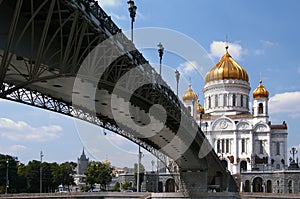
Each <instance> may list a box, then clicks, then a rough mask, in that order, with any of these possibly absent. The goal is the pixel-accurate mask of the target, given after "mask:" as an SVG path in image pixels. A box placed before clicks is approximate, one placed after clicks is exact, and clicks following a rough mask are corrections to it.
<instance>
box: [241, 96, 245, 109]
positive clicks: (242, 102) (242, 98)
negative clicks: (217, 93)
mask: <svg viewBox="0 0 300 199" xmlns="http://www.w3.org/2000/svg"><path fill="white" fill-rule="evenodd" d="M243 106H244V96H243V95H241V107H243Z"/></svg>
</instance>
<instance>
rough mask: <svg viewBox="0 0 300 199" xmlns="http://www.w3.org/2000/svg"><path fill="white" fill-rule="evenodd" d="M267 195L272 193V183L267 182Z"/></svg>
mask: <svg viewBox="0 0 300 199" xmlns="http://www.w3.org/2000/svg"><path fill="white" fill-rule="evenodd" d="M267 193H272V181H271V180H268V181H267Z"/></svg>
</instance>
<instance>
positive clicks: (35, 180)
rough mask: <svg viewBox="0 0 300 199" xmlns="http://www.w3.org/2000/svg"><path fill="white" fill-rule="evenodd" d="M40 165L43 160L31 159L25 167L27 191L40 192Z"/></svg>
mask: <svg viewBox="0 0 300 199" xmlns="http://www.w3.org/2000/svg"><path fill="white" fill-rule="evenodd" d="M40 166H41V162H40V161H37V160H32V161H29V162H28V164H27V166H26V169H25V177H26V179H27V192H29V193H38V192H39V191H40Z"/></svg>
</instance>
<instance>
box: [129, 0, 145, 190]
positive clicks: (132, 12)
mask: <svg viewBox="0 0 300 199" xmlns="http://www.w3.org/2000/svg"><path fill="white" fill-rule="evenodd" d="M127 3H128V11H129V14H130V18H131V42H132V43H133V22H134V21H135V15H136V10H137V6H136V5H134V1H133V0H129V1H127ZM141 158H142V152H141V146H140V145H139V149H138V165H137V180H136V181H137V183H136V184H137V192H139V191H140V186H139V185H140V164H141Z"/></svg>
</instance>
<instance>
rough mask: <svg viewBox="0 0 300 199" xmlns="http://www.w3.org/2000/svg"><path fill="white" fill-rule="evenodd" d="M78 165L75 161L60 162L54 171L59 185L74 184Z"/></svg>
mask: <svg viewBox="0 0 300 199" xmlns="http://www.w3.org/2000/svg"><path fill="white" fill-rule="evenodd" d="M76 166H77V164H76V163H74V162H64V163H62V164H60V165H59V166H58V168H57V169H56V171H55V172H54V176H55V178H54V179H55V182H56V183H58V185H60V184H61V185H63V186H64V185H67V186H68V188H70V185H74V174H75V168H76ZM58 185H57V186H58Z"/></svg>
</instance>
